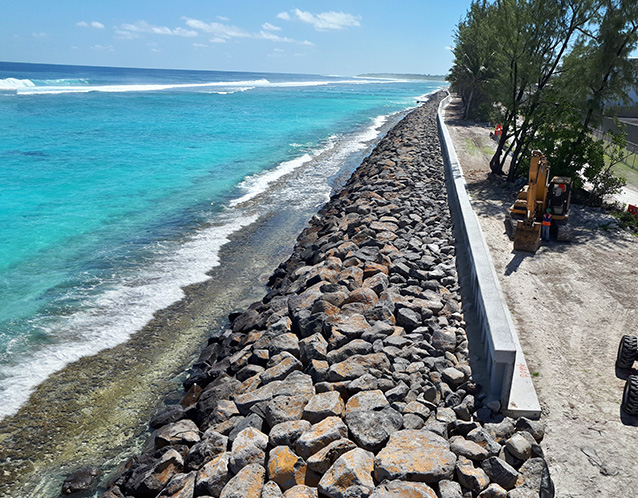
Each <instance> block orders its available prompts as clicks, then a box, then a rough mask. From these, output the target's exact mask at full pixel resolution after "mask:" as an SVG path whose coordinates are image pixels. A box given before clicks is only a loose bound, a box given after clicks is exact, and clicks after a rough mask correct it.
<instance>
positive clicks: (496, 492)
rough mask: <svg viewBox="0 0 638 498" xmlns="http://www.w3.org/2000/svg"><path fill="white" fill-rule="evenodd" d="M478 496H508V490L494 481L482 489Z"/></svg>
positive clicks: (482, 497) (495, 497) (490, 497)
mask: <svg viewBox="0 0 638 498" xmlns="http://www.w3.org/2000/svg"><path fill="white" fill-rule="evenodd" d="M478 498H507V491H505V490H504V489H503V488H502V487H501V486H499V485H498V484H496V483H492V484H490V485H489V486H488V487H487V488H485V489H484V490H483V491H481V493H480V494H479V495H478Z"/></svg>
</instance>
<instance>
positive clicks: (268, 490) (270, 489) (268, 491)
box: [261, 481, 284, 498]
mask: <svg viewBox="0 0 638 498" xmlns="http://www.w3.org/2000/svg"><path fill="white" fill-rule="evenodd" d="M261 498H284V494H283V493H282V492H281V489H279V486H278V485H277V483H276V482H274V481H268V482H267V483H266V484H264V487H263V488H262V490H261Z"/></svg>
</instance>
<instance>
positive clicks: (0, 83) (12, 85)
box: [0, 78, 35, 91]
mask: <svg viewBox="0 0 638 498" xmlns="http://www.w3.org/2000/svg"><path fill="white" fill-rule="evenodd" d="M30 87H35V83H33V81H31V80H21V79H18V78H5V79H2V80H0V91H2V90H8V91H12V90H16V91H17V90H18V88H30Z"/></svg>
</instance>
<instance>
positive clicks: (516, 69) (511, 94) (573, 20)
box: [490, 0, 595, 181]
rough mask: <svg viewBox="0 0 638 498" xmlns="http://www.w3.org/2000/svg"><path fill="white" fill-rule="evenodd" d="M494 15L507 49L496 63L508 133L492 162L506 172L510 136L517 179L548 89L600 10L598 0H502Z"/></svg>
mask: <svg viewBox="0 0 638 498" xmlns="http://www.w3.org/2000/svg"><path fill="white" fill-rule="evenodd" d="M496 5H497V12H496V14H495V16H494V17H495V19H496V23H497V31H498V33H499V40H500V42H501V43H502V48H501V49H500V50H499V52H498V56H499V59H500V60H498V61H497V65H498V66H499V67H500V68H501V70H500V71H499V74H500V77H499V78H497V81H498V83H499V84H498V85H497V92H496V94H495V98H496V101H497V102H498V103H499V104H500V109H502V112H501V116H500V117H501V120H502V124H503V135H502V137H501V140H500V141H499V144H498V147H497V150H496V152H495V154H494V156H493V157H492V160H491V161H490V167H491V169H492V171H493V172H494V173H498V174H501V173H502V172H503V165H504V162H505V155H504V151H505V146H506V141H507V140H510V141H511V142H512V144H513V146H512V157H511V160H510V169H509V172H508V180H510V181H513V180H514V178H515V177H516V175H517V173H518V171H519V165H520V164H521V161H523V160H526V159H527V156H528V152H529V150H530V146H531V143H532V141H533V139H534V137H535V135H536V132H537V131H538V128H539V126H541V125H542V123H543V120H544V116H545V114H547V109H546V107H547V106H550V107H551V106H553V102H552V99H547V98H546V94H547V92H548V91H549V90H551V84H552V81H553V79H554V77H555V75H556V74H557V72H558V70H559V68H560V63H561V61H562V59H563V57H564V55H565V53H566V51H567V50H568V48H569V46H570V44H571V43H572V42H573V39H574V38H575V36H576V35H577V33H578V32H579V30H580V29H583V27H585V26H586V25H587V24H588V23H589V22H590V21H591V19H592V16H593V15H594V13H595V4H594V0H531V1H530V0H499V1H497V3H496Z"/></svg>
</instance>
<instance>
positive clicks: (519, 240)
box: [514, 221, 541, 252]
mask: <svg viewBox="0 0 638 498" xmlns="http://www.w3.org/2000/svg"><path fill="white" fill-rule="evenodd" d="M540 245H541V224H540V223H537V222H533V223H530V224H528V223H525V222H524V221H519V222H518V224H517V226H516V233H515V234H514V250H515V251H527V252H536V251H537V249H538V248H539V247H540Z"/></svg>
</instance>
